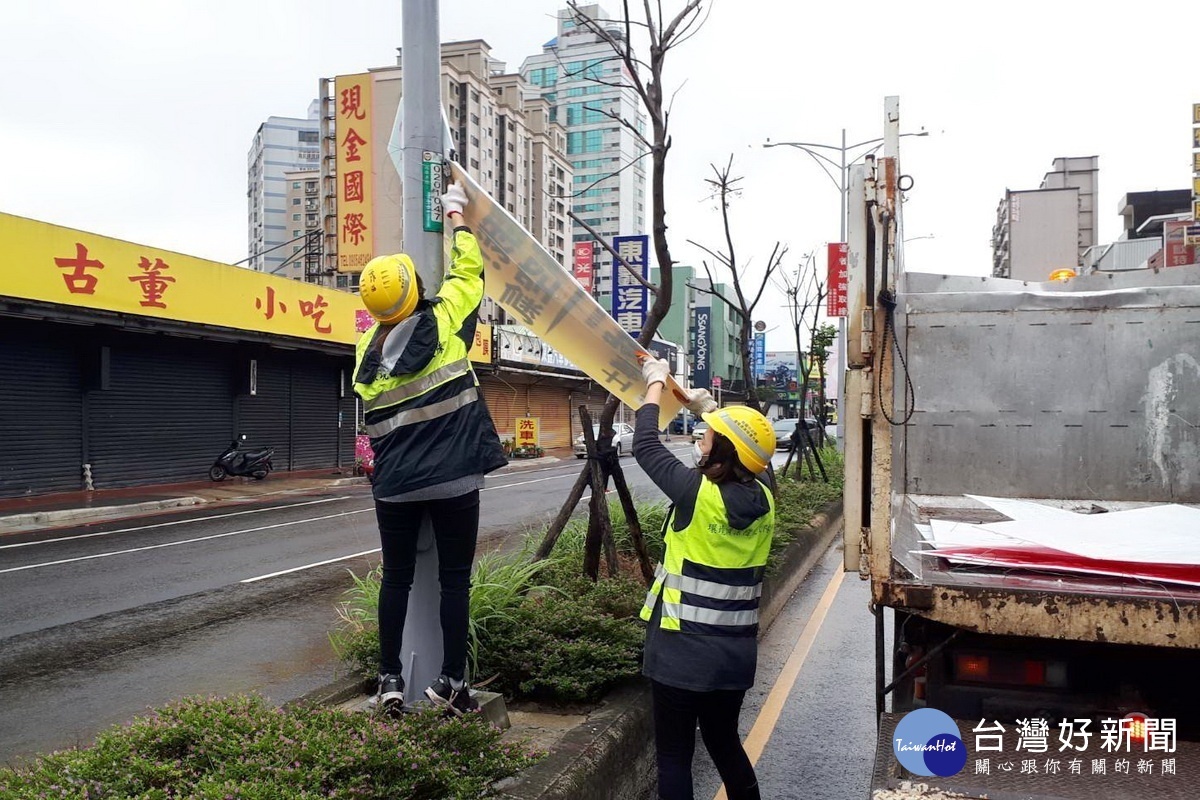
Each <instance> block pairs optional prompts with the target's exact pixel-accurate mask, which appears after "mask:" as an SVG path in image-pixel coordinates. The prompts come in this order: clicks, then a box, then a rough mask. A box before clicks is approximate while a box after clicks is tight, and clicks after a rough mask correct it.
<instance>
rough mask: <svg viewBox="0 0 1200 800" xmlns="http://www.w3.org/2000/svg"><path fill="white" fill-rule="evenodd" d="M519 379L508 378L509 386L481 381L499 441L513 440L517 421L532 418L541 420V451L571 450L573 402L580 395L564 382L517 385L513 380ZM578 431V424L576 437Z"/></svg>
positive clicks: (484, 378)
mask: <svg viewBox="0 0 1200 800" xmlns="http://www.w3.org/2000/svg"><path fill="white" fill-rule="evenodd" d="M516 378H517V376H515V375H514V376H512V378H511V379H510V378H506V380H508V383H504V382H502V381H500V380H497V379H496V378H493V377H492V376H488V375H484V376H481V377H480V379H479V381H480V386H481V388H482V389H483V399H484V402H486V403H487V406H488V411H489V412H490V413H491V415H492V420H493V421H494V422H495V423H496V430H497V432H499V434H500V438H501V439H502V440H503V439H512V438H514V435H515V432H516V420H517V418H518V417H524V416H530V417H537V418H538V420H539V422H538V427H539V429H540V436H541V445H542V447H545V448H551V447H570V446H571V439H572V438H573V437H572V434H571V430H572V428H571V425H570V420H569V415H570V414H571V404H572V402H574V401H575V400H577V399H578V398H579V397H580V394H579V392H578V391H577V390H574V389H573V388H572V387H570V386H567V385H564V384H565V383H566V382H565V381H554V380H553V379H551V381H553V382H548V383H530V382H522V383H517V382H515V380H514V379H516ZM509 384H511V385H509ZM578 430H579V424H578V422H576V423H575V431H576V433H578Z"/></svg>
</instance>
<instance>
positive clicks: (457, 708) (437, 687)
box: [425, 675, 479, 717]
mask: <svg viewBox="0 0 1200 800" xmlns="http://www.w3.org/2000/svg"><path fill="white" fill-rule="evenodd" d="M458 683H459V688H457V689H455V688H454V686H453V685H452V683H451V681H450V679H449V678H447V677H446V676H445V675H442V676H441V677H439V678H438V679H437V680H436V681H434V682H433V685H432V686H430V687H429V688H428V689H426V690H425V696H426V697H428V698H429V700H430V702H432V703H433V704H434V705H435V706H440V707H442V708H446V709H449V711H450V712H451V713H452V714H454V716H456V717H461V716H462V715H463V714H474V713H476V712H478V711H479V703H477V702H475V698H474V697H471V687H470V686H467V684H465V683H463V682H461V681H459V682H458Z"/></svg>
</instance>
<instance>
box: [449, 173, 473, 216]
mask: <svg viewBox="0 0 1200 800" xmlns="http://www.w3.org/2000/svg"><path fill="white" fill-rule="evenodd" d="M469 202H471V201H470V200H468V199H467V192H466V190H465V189H463V187H462V184H461V183H458V182H457V181H455V182H454V183H452V184H450V188H449V189H447V190H446V193H445V194H444V195H442V210H443V211H444V212H445V214H446V216H450V215H451V214H461V213H463V209H464V208H466V207H467V203H469Z"/></svg>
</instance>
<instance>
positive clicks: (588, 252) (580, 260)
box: [571, 242, 596, 294]
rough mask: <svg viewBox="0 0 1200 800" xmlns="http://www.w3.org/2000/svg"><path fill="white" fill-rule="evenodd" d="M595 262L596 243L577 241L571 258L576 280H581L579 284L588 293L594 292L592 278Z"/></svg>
mask: <svg viewBox="0 0 1200 800" xmlns="http://www.w3.org/2000/svg"><path fill="white" fill-rule="evenodd" d="M595 263H596V243H595V242H576V243H575V247H574V252H573V253H572V260H571V265H572V271H573V272H574V273H575V280H577V281H579V285H580V286H582V287H583V290H584V291H585V292H587V293H588V294H591V293H592V278H593V269H594V267H595Z"/></svg>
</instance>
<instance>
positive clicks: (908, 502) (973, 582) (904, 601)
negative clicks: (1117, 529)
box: [883, 494, 1200, 648]
mask: <svg viewBox="0 0 1200 800" xmlns="http://www.w3.org/2000/svg"><path fill="white" fill-rule="evenodd" d="M1036 502H1041V503H1044V504H1046V505H1053V506H1056V507H1058V508H1067V509H1071V508H1075V507H1078V506H1080V505H1084V506H1088V505H1092V504H1093V503H1092V501H1086V502H1072V501H1049V500H1039V501H1036ZM896 505H897V507H896V508H895V509H894V514H895V516H894V519H895V522H896V524H895V528H894V531H893V540H892V549H891V552H892V556H893V564H892V575H891V579H890V580H889V581H887V582H886V583H885V585H884V587H883V588H884V602H885V604H886V605H892V606H896V607H899V608H904V609H905V610H908V611H910V612H912V613H915V614H918V615H920V616H923V617H926V618H929V619H933V620H936V621H939V622H944V623H946V624H949V625H954V626H956V627H959V628H965V629H967V630H972V631H978V632H981V633H997V634H1010V635H1021V636H1044V637H1050V638H1062V639H1073V640H1077V641H1095V642H1113V643H1123V644H1149V645H1158V646H1165V647H1180V648H1196V647H1200V587H1196V588H1193V587H1188V586H1179V585H1171V584H1164V583H1154V582H1149V581H1144V580H1135V579H1123V578H1109V577H1103V576H1070V575H1064V574H1062V573H1049V572H1047V573H1045V574H1038V573H1036V572H1034V571H1032V570H1024V569H1022V570H1013V571H1009V572H1000V571H998V570H995V569H988V568H978V567H965V566H958V565H948V564H947V563H946V562H945V560H944V559H939V558H933V557H930V556H923V555H918V554H917V552H915V551H918V550H922V549H928V545H926V544H925V543H923V542H922V541H921V538H920V536H919V535H918V533H917V529H916V525H917V524H918V523H926V522H928V521H929V520H930V519H931V518H935V517H936V518H940V519H948V520H954V521H960V522H995V521H1000V520H1003V519H1006V518H1005V517H1004V516H1003V515H1001V514H999V513H998V512H996V511H994V510H992V509H990V508H988V507H986V506H984V505H982V504H980V503H978V502H976V501H974V500H971V499H969V498H966V497H963V496H961V495H959V496H947V495H915V494H907V495H902V496H900V497H898V498H897V503H896ZM1095 505H1099V506H1101V507H1102V508H1105V509H1107V510H1109V511H1117V510H1122V509H1126V508H1135V507H1142V506H1147V505H1151V504H1150V503H1133V502H1099V503H1095Z"/></svg>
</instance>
